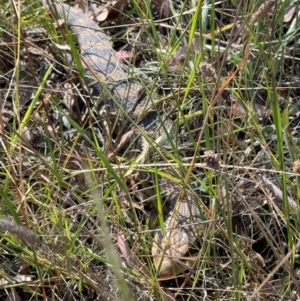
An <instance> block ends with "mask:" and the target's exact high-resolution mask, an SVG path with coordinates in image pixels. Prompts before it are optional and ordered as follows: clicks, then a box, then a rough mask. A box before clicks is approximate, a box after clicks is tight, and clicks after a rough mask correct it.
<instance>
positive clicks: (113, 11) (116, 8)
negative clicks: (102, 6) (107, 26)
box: [107, 0, 128, 20]
mask: <svg viewBox="0 0 300 301" xmlns="http://www.w3.org/2000/svg"><path fill="white" fill-rule="evenodd" d="M127 5H128V0H119V1H117V2H115V3H114V5H112V6H110V9H109V12H108V16H107V19H108V20H115V19H118V18H120V16H121V15H122V14H123V13H124V11H125V8H126V6H127Z"/></svg>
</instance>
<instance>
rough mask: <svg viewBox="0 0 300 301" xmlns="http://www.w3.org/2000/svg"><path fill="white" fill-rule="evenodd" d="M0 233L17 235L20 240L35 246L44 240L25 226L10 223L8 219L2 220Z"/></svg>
mask: <svg viewBox="0 0 300 301" xmlns="http://www.w3.org/2000/svg"><path fill="white" fill-rule="evenodd" d="M0 231H8V232H9V233H11V234H13V235H15V236H16V237H18V238H19V239H21V240H23V241H25V242H27V243H29V244H32V245H35V244H40V243H42V238H41V236H39V235H38V234H36V233H35V232H33V231H32V230H30V229H27V228H25V227H24V226H21V225H18V224H16V223H15V222H12V221H9V220H7V219H0Z"/></svg>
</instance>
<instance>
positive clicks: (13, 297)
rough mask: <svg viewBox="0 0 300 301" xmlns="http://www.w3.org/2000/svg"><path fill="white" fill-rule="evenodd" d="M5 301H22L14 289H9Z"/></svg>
mask: <svg viewBox="0 0 300 301" xmlns="http://www.w3.org/2000/svg"><path fill="white" fill-rule="evenodd" d="M5 301H22V299H21V297H20V295H19V294H18V293H17V291H16V290H15V289H14V288H11V289H10V291H9V294H8V295H7V297H6V299H5Z"/></svg>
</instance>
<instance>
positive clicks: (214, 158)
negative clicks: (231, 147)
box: [203, 151, 220, 170]
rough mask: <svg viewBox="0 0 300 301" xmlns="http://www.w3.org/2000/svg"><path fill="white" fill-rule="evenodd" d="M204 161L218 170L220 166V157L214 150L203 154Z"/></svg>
mask: <svg viewBox="0 0 300 301" xmlns="http://www.w3.org/2000/svg"><path fill="white" fill-rule="evenodd" d="M203 159H204V162H205V163H206V165H207V166H208V167H210V168H213V169H215V170H218V169H219V168H220V163H219V159H218V155H217V154H215V153H214V152H213V151H206V152H204V155H203Z"/></svg>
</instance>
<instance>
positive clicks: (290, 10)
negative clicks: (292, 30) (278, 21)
mask: <svg viewBox="0 0 300 301" xmlns="http://www.w3.org/2000/svg"><path fill="white" fill-rule="evenodd" d="M295 11H296V5H295V3H290V4H289V5H288V7H287V8H286V9H285V12H284V17H283V22H285V23H288V22H290V21H291V20H292V18H293V16H294V13H295Z"/></svg>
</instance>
